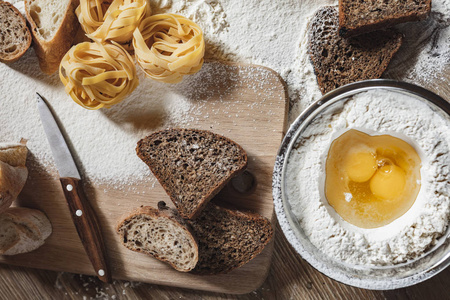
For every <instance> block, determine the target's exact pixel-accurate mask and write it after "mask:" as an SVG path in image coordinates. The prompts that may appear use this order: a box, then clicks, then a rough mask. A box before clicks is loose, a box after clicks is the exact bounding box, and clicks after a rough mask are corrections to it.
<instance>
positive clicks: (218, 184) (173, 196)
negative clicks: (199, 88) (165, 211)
mask: <svg viewBox="0 0 450 300" xmlns="http://www.w3.org/2000/svg"><path fill="white" fill-rule="evenodd" d="M180 131H190V132H195V133H198V134H200V135H205V134H206V135H211V134H212V135H214V136H215V137H217V138H220V139H222V140H225V141H226V142H227V143H229V144H232V145H234V146H235V147H237V148H238V149H239V151H240V152H241V153H243V155H244V161H245V162H244V164H242V165H240V166H239V168H238V169H236V170H234V171H232V172H231V174H230V175H229V176H228V178H226V179H225V180H223V181H221V182H216V183H215V184H214V186H213V187H212V188H211V189H210V190H209V191H208V192H207V193H206V194H205V195H204V197H203V199H201V201H200V202H199V203H198V205H197V208H196V209H195V210H194V211H193V212H191V213H187V212H186V211H185V210H184V209H183V205H182V204H181V203H179V201H178V198H177V196H178V195H177V193H176V192H175V191H173V190H172V189H171V188H170V186H169V185H168V184H167V183H166V182H165V180H163V179H162V178H161V176H160V174H158V173H157V172H155V171H154V168H155V165H154V164H153V162H152V161H151V160H149V159H148V158H147V157H146V156H145V155H144V153H142V152H141V151H140V148H141V147H142V146H143V144H144V143H145V140H146V139H147V138H149V137H151V136H154V135H157V134H161V133H163V134H165V133H169V134H170V133H172V132H180ZM136 154H137V155H138V156H139V158H140V159H142V160H143V161H144V162H145V163H146V164H147V165H148V166H149V167H150V169H151V171H152V173H153V174H154V175H155V177H156V178H157V179H158V181H159V183H160V184H161V185H162V187H163V188H164V190H165V191H166V193H167V194H168V195H169V197H170V199H171V200H172V202H173V203H174V204H175V206H176V207H177V209H178V212H179V213H180V215H181V216H182V217H183V218H185V219H195V218H197V217H198V216H199V214H200V213H201V212H202V210H203V209H204V208H205V206H206V205H207V204H208V203H209V201H210V200H211V199H212V198H213V197H214V196H215V195H217V194H218V193H219V192H220V191H221V190H222V188H224V187H225V185H226V184H227V183H228V182H229V181H230V180H231V179H232V178H233V177H235V176H237V175H239V174H240V173H242V172H243V171H244V170H245V169H246V168H247V164H248V157H247V153H246V152H245V150H244V149H243V148H242V147H241V146H240V145H239V144H238V143H236V142H234V141H233V140H231V139H229V138H227V137H225V136H223V135H220V134H217V133H214V132H211V131H208V130H201V129H182V128H170V129H166V130H161V131H156V132H154V133H153V134H152V135H150V136H148V137H146V138H144V139H141V140H140V141H139V142H138V144H137V147H136Z"/></svg>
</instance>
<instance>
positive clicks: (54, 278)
mask: <svg viewBox="0 0 450 300" xmlns="http://www.w3.org/2000/svg"><path fill="white" fill-rule="evenodd" d="M389 77H390V78H394V79H399V78H397V77H396V76H395V75H390V76H389ZM449 82H450V66H448V67H447V68H446V69H445V70H444V74H443V76H442V77H439V78H437V79H435V80H433V81H432V83H427V82H417V83H418V84H420V85H422V86H424V87H426V88H428V89H430V90H432V91H434V92H436V93H437V94H439V95H441V96H442V97H444V98H445V99H447V100H450V86H449ZM449 287H450V268H447V269H446V270H444V271H442V272H441V273H440V274H438V275H436V276H435V277H433V278H431V279H429V280H427V281H425V282H423V283H420V284H417V285H415V286H412V287H409V288H404V289H398V290H393V291H370V290H363V289H358V288H354V287H351V286H347V285H345V284H341V283H339V282H336V281H334V280H332V279H330V278H328V277H326V276H324V275H322V274H321V273H319V272H318V271H316V270H315V269H314V268H312V267H311V266H310V265H309V264H308V263H307V262H306V261H304V260H303V259H302V258H301V257H300V256H299V255H298V254H297V253H296V252H295V251H294V250H293V248H292V247H291V246H290V245H289V243H288V241H287V240H286V238H285V237H284V235H283V233H282V232H281V229H280V227H279V226H278V225H277V226H276V237H275V250H274V254H273V259H272V265H271V269H270V273H269V276H268V278H267V279H266V281H265V282H264V283H263V285H262V286H261V287H260V288H259V289H258V290H256V291H253V292H251V293H249V294H246V295H227V294H216V293H209V292H201V291H194V290H187V289H177V288H171V287H164V286H156V285H150V284H144V283H131V282H124V281H115V282H114V283H113V284H103V283H101V282H100V281H99V280H98V279H96V278H94V277H90V276H82V275H76V274H70V273H56V272H52V271H44V270H35V269H26V268H22V267H13V266H8V265H0V299H8V300H10V299H91V298H94V299H95V298H100V299H158V300H159V299H161V300H163V299H194V300H195V299H266V300H267V299H269V300H270V299H283V300H284V299H427V300H429V299H450V289H449Z"/></svg>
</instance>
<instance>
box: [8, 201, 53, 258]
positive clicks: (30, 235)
mask: <svg viewBox="0 0 450 300" xmlns="http://www.w3.org/2000/svg"><path fill="white" fill-rule="evenodd" d="M2 218H6V219H9V220H10V221H11V222H12V223H13V224H14V225H15V227H16V230H17V233H18V239H16V240H15V241H13V243H12V244H11V245H8V246H7V248H6V249H0V254H3V255H15V254H19V253H25V252H30V251H33V250H35V249H36V248H38V247H40V246H41V245H42V244H44V241H45V240H46V239H47V238H48V237H49V236H50V234H51V233H52V225H51V223H50V221H49V220H48V218H47V216H46V215H45V214H44V213H43V212H42V211H40V210H37V209H32V208H25V207H10V208H8V209H7V210H6V211H5V212H3V214H2Z"/></svg>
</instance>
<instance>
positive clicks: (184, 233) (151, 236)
mask: <svg viewBox="0 0 450 300" xmlns="http://www.w3.org/2000/svg"><path fill="white" fill-rule="evenodd" d="M116 231H117V233H118V234H119V235H120V240H121V242H122V244H123V245H124V246H125V247H127V248H128V249H130V250H133V251H136V252H142V253H145V254H147V255H149V256H152V257H154V258H156V259H159V260H161V261H164V262H167V263H169V264H170V265H171V266H172V267H173V268H174V269H176V270H178V271H181V272H188V271H190V270H192V269H193V268H194V267H195V265H196V264H197V261H198V247H197V242H196V240H195V238H194V236H193V234H192V232H191V229H190V227H189V225H188V224H187V223H186V222H185V221H184V220H183V219H182V218H181V217H180V216H179V215H178V213H177V211H176V210H175V209H173V208H169V207H167V206H166V204H165V203H164V202H162V201H161V202H159V203H158V209H155V208H152V207H150V206H142V207H140V208H137V209H135V210H133V211H132V212H131V213H127V214H126V215H124V216H122V218H121V219H120V220H119V222H118V224H117V227H116Z"/></svg>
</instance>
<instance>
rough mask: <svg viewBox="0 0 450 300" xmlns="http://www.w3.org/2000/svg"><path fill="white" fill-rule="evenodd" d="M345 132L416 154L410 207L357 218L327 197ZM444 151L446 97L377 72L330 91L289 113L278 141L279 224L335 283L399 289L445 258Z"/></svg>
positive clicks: (447, 170)
mask: <svg viewBox="0 0 450 300" xmlns="http://www.w3.org/2000/svg"><path fill="white" fill-rule="evenodd" d="M351 130H358V131H361V132H364V133H366V134H368V135H370V136H378V135H380V136H381V135H390V136H393V137H396V138H398V139H401V140H403V141H405V142H407V143H408V144H409V145H410V146H411V147H413V148H414V150H415V151H416V152H417V154H418V156H419V157H420V165H419V167H420V180H417V184H419V186H420V190H419V191H418V194H417V196H416V198H415V200H414V202H413V204H412V206H410V208H409V209H407V210H406V212H404V213H403V214H402V215H400V216H399V217H397V218H396V219H394V220H393V221H390V222H389V223H388V224H385V225H383V226H379V227H375V228H363V227H359V226H355V225H353V224H351V223H349V222H347V221H346V220H344V218H342V217H341V216H340V215H339V213H337V211H336V210H335V209H334V207H333V206H331V205H330V204H329V201H328V200H327V196H326V195H328V194H326V193H325V187H324V182H325V177H326V176H327V174H328V173H327V169H326V161H327V157H328V153H329V151H330V147H331V145H332V143H333V142H334V141H335V140H336V139H337V138H338V137H339V136H340V135H342V134H343V133H345V132H348V131H351ZM449 149H450V104H449V103H448V102H446V101H445V100H444V99H442V98H441V97H439V96H437V95H436V94H434V93H432V92H429V91H427V90H425V89H423V88H421V87H418V86H415V85H412V84H409V83H403V82H397V81H392V80H383V79H378V80H369V81H362V82H358V83H354V84H350V85H347V86H344V87H341V88H339V89H337V90H335V91H333V92H331V93H328V94H326V95H325V96H323V98H322V99H320V100H319V101H317V102H316V103H314V104H312V105H311V106H310V107H309V108H307V109H306V110H305V111H304V112H303V113H302V114H301V115H300V116H299V117H298V118H297V119H296V121H295V122H294V123H293V124H292V125H291V127H290V129H289V130H288V132H287V134H286V136H285V138H284V140H283V142H282V145H281V147H280V150H279V153H278V156H277V160H276V163H275V168H274V176H273V197H274V203H275V210H276V214H277V217H278V220H279V223H280V225H281V228H282V229H283V232H284V234H285V236H286V237H287V239H288V240H289V242H290V243H291V245H292V246H293V247H294V248H295V250H296V251H297V252H298V253H299V254H300V255H301V256H302V257H303V258H304V259H305V260H307V261H308V262H309V263H310V264H311V265H312V266H313V267H315V268H316V269H317V270H319V271H320V272H322V273H324V274H325V275H327V276H329V277H331V278H333V279H335V280H338V281H340V282H343V283H346V284H349V285H352V286H356V287H361V288H367V289H396V288H401V287H405V286H410V285H413V284H416V283H419V282H421V281H424V280H426V279H428V278H430V277H432V276H433V275H435V274H437V273H439V272H440V271H441V270H443V269H444V268H446V267H447V266H448V265H449V264H450V230H449V224H448V223H449V219H450V153H449ZM350 198H351V197H350ZM347 200H348V199H347ZM348 201H349V200H348Z"/></svg>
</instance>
